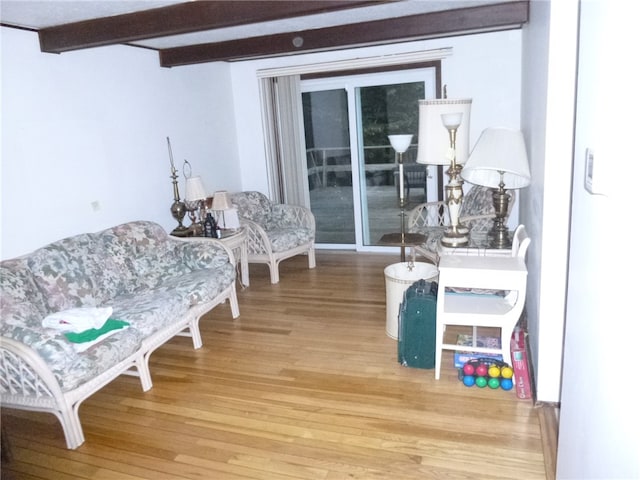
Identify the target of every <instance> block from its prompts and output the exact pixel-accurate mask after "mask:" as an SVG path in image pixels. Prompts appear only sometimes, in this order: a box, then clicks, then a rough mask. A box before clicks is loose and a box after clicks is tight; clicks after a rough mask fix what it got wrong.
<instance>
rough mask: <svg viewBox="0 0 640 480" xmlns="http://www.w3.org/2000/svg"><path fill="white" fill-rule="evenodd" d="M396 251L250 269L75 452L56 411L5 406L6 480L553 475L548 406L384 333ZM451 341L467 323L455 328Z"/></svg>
mask: <svg viewBox="0 0 640 480" xmlns="http://www.w3.org/2000/svg"><path fill="white" fill-rule="evenodd" d="M397 261H398V258H396V257H395V256H388V255H381V254H378V255H376V254H356V253H341V252H328V251H320V252H318V253H317V263H318V266H317V268H316V269H314V270H308V269H307V267H306V257H297V258H294V259H290V260H287V261H284V262H283V263H282V264H281V275H280V278H281V281H280V283H279V284H278V285H271V284H270V283H269V276H268V272H267V268H266V266H261V265H255V266H254V265H252V266H251V286H250V287H248V288H246V289H244V290H240V291H239V292H238V296H239V300H240V313H241V315H240V317H239V318H238V319H236V320H232V319H231V312H230V309H229V306H228V305H222V306H219V307H217V308H215V309H214V310H213V311H212V312H210V313H209V314H208V315H206V316H205V317H203V318H202V320H201V330H202V335H203V341H204V346H203V347H202V348H201V349H200V350H194V349H193V348H192V345H191V344H190V339H188V338H183V337H180V338H175V339H173V340H172V341H170V342H169V343H168V344H166V345H165V346H163V347H161V348H160V349H159V350H157V351H156V352H155V353H154V354H153V355H152V357H151V373H152V376H153V381H154V387H153V389H151V390H150V391H149V392H146V393H144V392H142V390H141V388H140V384H139V382H138V381H137V380H136V379H135V378H133V377H127V376H122V377H120V378H118V379H116V380H115V381H114V382H112V383H111V384H109V385H107V386H106V387H104V388H103V389H102V390H101V391H100V392H98V393H97V394H95V395H93V396H92V397H90V398H89V399H88V400H86V401H85V402H84V404H83V405H82V407H81V408H80V417H81V420H82V424H83V426H84V433H85V436H86V442H85V443H84V444H83V445H82V446H81V447H80V448H78V449H77V450H67V449H66V448H65V444H64V438H63V435H62V429H61V427H60V425H59V423H58V421H57V420H56V418H55V417H54V416H53V415H48V414H40V413H32V412H18V411H10V410H8V409H4V410H3V412H2V426H3V429H4V430H5V433H6V434H7V435H6V439H8V441H9V443H10V452H9V451H8V450H6V449H5V451H3V453H10V454H11V460H10V461H4V462H3V464H2V479H55V480H67V479H76V478H83V479H100V480H102V479H117V480H132V479H152V480H165V479H167V480H168V479H171V480H178V479H205V480H208V479H212V480H217V479H220V480H224V479H259V480H264V479H266V480H271V479H273V480H285V479H286V480H292V479H305V480H307V479H308V480H343V479H365V480H368V479H372V480H377V479H393V480H398V479H402V480H411V479H485V480H490V479H525V480H535V479H544V478H545V463H544V459H543V441H542V439H541V431H540V423H539V420H538V415H537V413H536V408H534V406H533V405H532V403H531V402H530V401H526V400H518V399H517V398H516V396H515V393H514V392H513V391H503V390H489V389H480V388H476V387H473V388H468V387H465V386H463V384H462V383H461V382H459V381H458V380H457V376H456V371H455V369H454V368H453V366H452V358H451V355H450V354H449V355H448V356H447V357H446V359H445V363H444V365H445V366H446V368H444V369H443V373H442V377H441V379H440V380H439V381H436V380H434V374H433V371H432V370H422V369H412V368H407V367H403V366H401V365H399V364H398V362H397V351H396V348H397V346H396V341H395V340H393V339H391V338H389V337H387V336H386V335H385V310H386V305H385V279H384V274H383V269H384V267H385V266H386V265H389V264H391V263H395V262H397ZM448 334H450V335H454V334H455V332H448Z"/></svg>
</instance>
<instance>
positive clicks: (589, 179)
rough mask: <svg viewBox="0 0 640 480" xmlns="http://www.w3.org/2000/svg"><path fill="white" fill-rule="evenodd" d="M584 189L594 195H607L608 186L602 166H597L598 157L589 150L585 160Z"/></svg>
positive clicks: (586, 152)
mask: <svg viewBox="0 0 640 480" xmlns="http://www.w3.org/2000/svg"><path fill="white" fill-rule="evenodd" d="M584 188H585V189H586V190H587V192H589V193H591V194H592V195H606V193H607V192H606V186H605V178H604V172H602V165H600V164H597V165H596V156H595V153H594V151H593V150H592V149H591V148H587V149H586V151H585V158H584Z"/></svg>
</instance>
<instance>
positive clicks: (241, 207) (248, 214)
mask: <svg viewBox="0 0 640 480" xmlns="http://www.w3.org/2000/svg"><path fill="white" fill-rule="evenodd" d="M231 203H232V204H233V205H234V206H235V207H236V208H237V209H238V215H239V216H241V217H244V218H247V219H249V220H252V221H254V222H256V223H257V224H259V225H262V226H263V227H264V226H266V225H269V223H270V222H271V207H272V204H271V200H269V199H268V198H267V196H266V195H265V194H263V193H261V192H254V191H251V192H238V193H234V194H232V195H231Z"/></svg>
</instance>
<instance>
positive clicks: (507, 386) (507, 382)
mask: <svg viewBox="0 0 640 480" xmlns="http://www.w3.org/2000/svg"><path fill="white" fill-rule="evenodd" d="M500 386H501V387H502V389H503V390H511V389H512V388H513V380H511V379H510V378H503V379H502V380H501V381H500Z"/></svg>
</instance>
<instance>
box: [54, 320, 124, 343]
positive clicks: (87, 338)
mask: <svg viewBox="0 0 640 480" xmlns="http://www.w3.org/2000/svg"><path fill="white" fill-rule="evenodd" d="M128 326H129V323H127V322H125V321H124V320H116V319H114V318H110V319H108V320H107V321H106V322H105V323H104V325H103V326H102V327H100V328H90V329H89V330H85V331H84V332H80V333H75V332H66V333H65V334H64V336H65V337H67V340H69V341H70V342H73V343H85V342H93V341H94V340H97V339H98V338H100V337H101V336H103V335H104V334H105V333H109V332H111V331H113V330H120V329H121V328H124V327H128Z"/></svg>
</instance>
